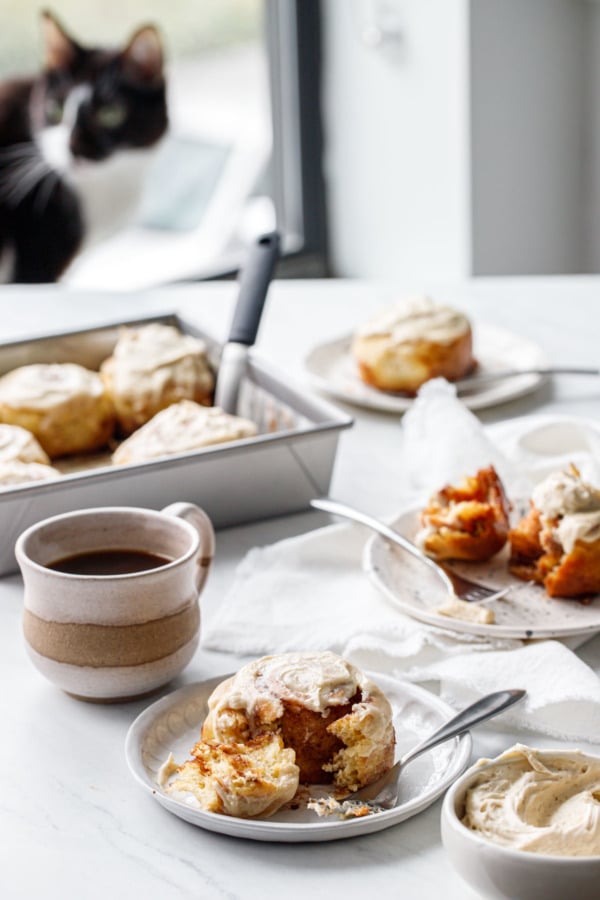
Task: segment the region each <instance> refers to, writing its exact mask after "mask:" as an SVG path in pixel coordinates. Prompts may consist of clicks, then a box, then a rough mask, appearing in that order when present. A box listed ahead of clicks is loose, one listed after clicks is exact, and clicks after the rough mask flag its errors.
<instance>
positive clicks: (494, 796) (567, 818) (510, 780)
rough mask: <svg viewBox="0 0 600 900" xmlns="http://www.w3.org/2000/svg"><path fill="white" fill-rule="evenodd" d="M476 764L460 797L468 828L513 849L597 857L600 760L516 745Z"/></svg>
mask: <svg viewBox="0 0 600 900" xmlns="http://www.w3.org/2000/svg"><path fill="white" fill-rule="evenodd" d="M480 765H481V766H482V769H481V773H480V775H479V776H478V777H477V778H476V779H475V781H474V782H473V783H472V785H471V787H470V788H469V790H468V791H467V794H466V797H465V811H464V816H463V818H462V822H463V824H464V825H465V826H466V827H467V828H469V829H471V830H472V831H474V832H476V833H477V834H479V835H481V836H482V837H485V838H487V839H488V840H490V841H493V842H494V843H496V844H501V845H502V846H504V847H510V848H512V849H515V850H525V851H528V852H531V853H543V854H550V855H553V856H597V855H600V759H595V758H594V757H589V756H586V755H584V754H583V753H580V752H579V751H573V752H570V753H568V754H564V753H562V754H561V753H556V754H555V755H553V754H552V752H548V751H546V752H544V751H539V750H534V749H531V748H530V747H526V746H523V745H522V744H517V745H515V746H514V747H511V748H510V749H509V750H507V751H506V752H505V753H503V754H502V755H501V756H499V757H498V758H497V759H495V760H492V761H490V760H481V761H480Z"/></svg>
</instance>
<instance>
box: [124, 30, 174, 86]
mask: <svg viewBox="0 0 600 900" xmlns="http://www.w3.org/2000/svg"><path fill="white" fill-rule="evenodd" d="M122 58H123V69H124V71H125V73H126V74H127V75H128V76H129V77H130V78H132V79H133V80H134V81H141V82H142V83H143V84H148V85H152V84H158V83H159V82H161V81H162V78H163V64H164V55H163V46H162V40H161V37H160V34H159V32H158V29H157V28H155V27H154V25H144V26H143V27H142V28H138V30H137V31H136V32H135V34H133V35H132V37H131V38H130V40H129V43H128V44H127V46H126V47H125V49H124V50H123V53H122Z"/></svg>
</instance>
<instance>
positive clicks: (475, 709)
mask: <svg viewBox="0 0 600 900" xmlns="http://www.w3.org/2000/svg"><path fill="white" fill-rule="evenodd" d="M526 693H527V692H526V691H522V690H508V691H496V692H495V693H493V694H486V696H485V697H481V698H480V699H479V700H476V701H475V703H472V704H471V706H467V708H466V709H463V710H462V712H459V713H458V714H457V715H456V716H454V717H453V718H452V719H450V721H449V722H446V723H445V725H442V726H441V728H438V729H437V731H434V732H433V734H432V735H430V737H428V738H426V739H425V740H424V741H421V743H420V744H417V746H416V747H413V749H412V750H409V751H408V753H405V754H404V756H401V757H400V759H399V760H398V762H397V763H396V765H395V766H393V767H392V768H391V769H390V770H389V772H386V773H385V775H383V776H382V777H381V778H380V779H379V780H378V781H374V782H373V784H369V785H367V786H366V787H364V788H361V790H359V791H355V793H353V794H350V796H349V797H346V798H344V804H345V803H347V802H348V801H351V802H352V801H360V802H363V803H365V802H368V803H369V805H372V806H373V808H374V810H377V809H391V808H392V807H393V806H395V805H396V802H397V800H398V776H399V775H400V772H401V771H402V769H404V768H405V766H407V765H408V764H409V763H411V762H412V761H413V760H414V759H417V757H418V756H421V754H422V753H426V752H427V751H428V750H432V749H433V748H434V747H437V746H438V744H442V743H444V741H449V740H450V738H453V737H456V736H457V735H459V734H463V733H464V732H465V731H468V730H469V728H472V727H473V726H474V725H477V724H479V722H485V720H486V719H491V718H492V717H493V716H497V715H498V713H501V712H503V711H504V710H505V709H508V707H509V706H512V705H513V703H518V701H519V700H522V699H523V697H525V695H526Z"/></svg>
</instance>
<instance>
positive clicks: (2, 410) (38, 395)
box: [0, 363, 115, 458]
mask: <svg viewBox="0 0 600 900" xmlns="http://www.w3.org/2000/svg"><path fill="white" fill-rule="evenodd" d="M0 422H3V423H4V424H8V425H19V426H21V427H22V428H25V429H26V430H27V431H30V432H31V433H32V434H33V435H34V436H35V437H36V438H37V440H38V441H39V443H40V444H41V446H42V448H43V449H44V451H45V452H46V453H47V454H48V456H49V457H50V458H54V457H57V456H65V455H66V454H70V453H87V452H89V451H92V450H97V449H99V448H100V447H103V446H104V445H105V444H106V443H107V441H108V440H109V438H110V437H111V435H112V433H113V429H114V424H115V416H114V410H113V406H112V403H111V401H110V398H109V397H108V395H107V393H106V390H105V389H104V385H103V384H102V381H101V380H100V376H99V375H98V373H97V372H92V371H90V370H89V369H85V368H83V366H78V365H76V364H75V363H49V364H45V363H38V364H35V365H30V366H21V367H20V368H18V369H13V371H12V372H9V373H8V374H6V375H4V376H3V377H2V378H0Z"/></svg>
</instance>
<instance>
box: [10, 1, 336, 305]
mask: <svg viewBox="0 0 600 900" xmlns="http://www.w3.org/2000/svg"><path fill="white" fill-rule="evenodd" d="M9 2H10V6H11V9H10V11H9V10H5V16H4V22H5V23H10V26H8V25H6V27H5V28H4V29H3V30H2V32H1V33H0V60H1V61H2V62H1V66H0V76H2V77H5V76H6V75H8V74H15V73H23V72H35V71H37V70H38V69H39V58H40V57H39V48H40V39H39V36H38V35H37V33H36V32H37V31H38V23H39V7H38V4H37V3H36V2H33V0H9ZM54 9H55V12H56V15H57V17H58V18H59V20H60V21H61V22H62V24H63V25H64V27H65V29H66V30H67V31H68V32H69V34H70V35H72V37H73V38H74V39H76V40H78V41H79V42H80V43H82V44H84V45H106V46H115V45H117V44H122V45H124V44H125V43H126V41H127V39H128V38H129V36H130V35H131V34H132V33H133V32H134V31H135V29H136V28H138V27H139V26H140V25H142V24H145V23H147V22H148V21H150V22H154V23H156V24H157V25H158V27H159V29H160V31H161V33H162V35H163V39H164V45H165V51H166V74H167V86H168V105H169V120H170V127H169V131H168V133H167V135H166V136H165V137H164V138H163V140H162V141H161V142H160V145H159V146H158V147H157V148H156V149H155V150H154V151H153V152H152V153H151V154H148V158H146V159H145V160H144V166H145V174H144V182H143V189H142V193H141V202H140V204H139V207H138V212H137V214H136V217H135V220H133V221H130V222H128V223H127V224H126V225H125V226H123V227H120V228H118V229H117V230H115V231H114V233H110V234H107V233H106V232H105V233H104V234H102V235H101V239H98V240H95V241H93V242H92V243H90V244H89V245H88V246H87V247H85V248H84V249H83V251H82V252H81V253H80V254H79V255H78V257H77V258H76V260H75V261H74V263H73V264H72V265H71V266H70V267H69V269H68V270H67V272H66V274H65V276H63V280H64V281H65V282H66V283H68V284H70V285H72V286H76V287H94V288H103V287H104V288H119V289H128V288H132V289H135V288H143V287H147V286H151V285H153V284H164V283H167V282H171V281H177V280H183V279H196V278H206V277H216V276H219V275H222V274H226V273H229V272H232V271H234V270H236V269H237V268H238V267H239V263H240V260H241V258H242V254H243V252H244V248H245V246H246V245H247V243H248V242H249V241H250V240H252V238H253V237H255V236H256V235H257V234H260V233H262V232H264V231H269V230H271V229H273V228H274V227H278V228H279V230H280V231H281V232H282V235H283V247H284V251H285V253H286V254H287V255H289V256H290V257H291V258H292V259H293V260H294V262H293V263H291V262H290V263H288V267H289V268H290V270H292V267H293V269H294V271H295V272H301V271H303V269H302V266H304V271H310V272H311V273H316V274H321V273H322V268H323V263H322V260H323V249H324V225H323V211H322V189H321V185H320V181H319V178H320V174H319V173H320V128H319V114H318V102H316V103H315V101H314V95H315V92H317V93H318V85H317V82H316V81H315V79H316V78H317V77H318V41H319V31H318V2H316V0H314V2H313V0H298V2H295V0H203V2H202V3H198V2H197V0H177V2H175V3H174V2H173V0H87V2H86V3H85V4H81V3H78V2H77V0H57V3H56V4H55V7H54ZM309 95H310V96H309ZM307 111H308V112H307ZM102 165H103V163H99V164H98V167H101V166H102ZM136 165H137V162H136ZM97 171H99V169H97ZM315 173H316V174H315ZM90 177H92V178H93V176H90ZM119 179H122V182H120V181H119ZM130 179H131V174H130V173H129V172H128V170H126V169H123V171H122V172H121V173H120V174H118V175H116V176H115V180H114V182H113V183H112V185H111V189H110V190H111V191H112V192H114V199H113V198H112V197H109V196H108V195H106V194H104V195H103V196H102V197H101V199H102V202H103V203H104V204H106V203H107V202H109V201H110V203H112V204H113V205H114V207H115V208H116V207H117V206H118V202H119V197H120V196H122V195H123V194H124V193H125V191H126V190H127V185H128V184H130ZM97 193H102V191H99V192H97ZM91 231H92V229H90V235H91ZM304 261H308V262H304Z"/></svg>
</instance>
